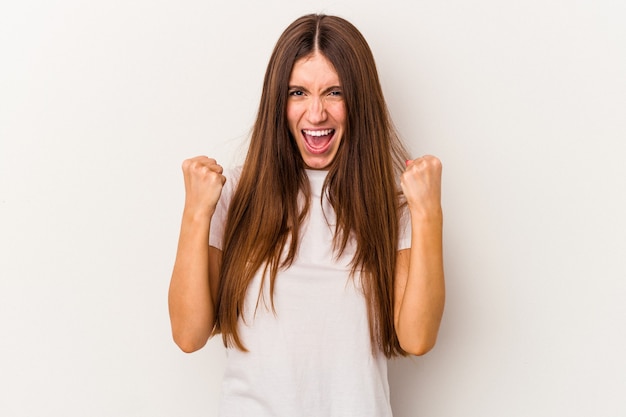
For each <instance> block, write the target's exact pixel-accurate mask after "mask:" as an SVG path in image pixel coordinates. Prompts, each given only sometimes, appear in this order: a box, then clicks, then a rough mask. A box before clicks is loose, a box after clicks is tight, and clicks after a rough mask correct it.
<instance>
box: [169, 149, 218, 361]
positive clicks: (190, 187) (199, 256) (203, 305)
mask: <svg viewBox="0 0 626 417" xmlns="http://www.w3.org/2000/svg"><path fill="white" fill-rule="evenodd" d="M183 175H184V178H185V208H184V210H183V218H182V222H181V227H180V236H179V239H178V250H177V252H176V260H175V262H174V270H173V272H172V279H171V281H170V288H169V294H168V304H169V312H170V322H171V325H172V335H173V337H174V341H175V342H176V344H177V345H178V347H180V348H181V349H182V350H183V351H184V352H193V351H196V350H198V349H200V348H202V347H203V346H204V345H205V344H206V342H207V340H208V339H209V336H210V335H211V332H212V331H213V327H214V325H215V302H214V300H215V298H216V296H217V288H218V284H219V283H218V277H219V267H220V263H221V256H222V252H221V251H220V250H219V249H216V248H214V247H210V246H209V243H208V241H209V232H210V228H211V218H212V217H213V213H215V207H216V206H217V202H218V200H219V198H220V195H221V192H222V186H223V185H224V182H225V181H226V178H225V177H224V176H223V175H222V167H221V166H219V165H218V164H217V163H216V162H215V160H214V159H210V158H207V157H205V156H199V157H196V158H192V159H187V160H185V162H183Z"/></svg>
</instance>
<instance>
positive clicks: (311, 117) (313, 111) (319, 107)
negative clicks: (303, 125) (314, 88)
mask: <svg viewBox="0 0 626 417" xmlns="http://www.w3.org/2000/svg"><path fill="white" fill-rule="evenodd" d="M326 118H327V114H326V108H325V106H324V100H323V99H322V98H320V97H312V98H311V101H310V102H309V108H308V109H307V119H308V121H309V122H310V123H312V124H320V123H322V122H324V121H326Z"/></svg>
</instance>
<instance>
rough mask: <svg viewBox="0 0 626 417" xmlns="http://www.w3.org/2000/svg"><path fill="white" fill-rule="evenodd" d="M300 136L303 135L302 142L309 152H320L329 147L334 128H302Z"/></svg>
mask: <svg viewBox="0 0 626 417" xmlns="http://www.w3.org/2000/svg"><path fill="white" fill-rule="evenodd" d="M302 136H303V137H304V144H305V146H306V148H307V150H308V151H309V152H310V153H312V154H322V153H324V152H326V151H327V150H328V149H329V148H330V145H331V144H332V141H333V136H335V129H320V130H308V129H305V130H302Z"/></svg>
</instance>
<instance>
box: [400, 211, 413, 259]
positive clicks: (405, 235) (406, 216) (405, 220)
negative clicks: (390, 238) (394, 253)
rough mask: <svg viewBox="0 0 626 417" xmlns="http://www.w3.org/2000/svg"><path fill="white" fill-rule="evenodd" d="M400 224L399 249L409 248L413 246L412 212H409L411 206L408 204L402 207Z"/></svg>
mask: <svg viewBox="0 0 626 417" xmlns="http://www.w3.org/2000/svg"><path fill="white" fill-rule="evenodd" d="M398 226H399V228H400V230H399V233H398V250H402V249H409V248H410V247H411V213H409V207H408V206H407V205H406V204H405V205H404V206H403V207H401V208H400V218H399V221H398Z"/></svg>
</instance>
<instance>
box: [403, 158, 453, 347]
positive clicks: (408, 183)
mask: <svg viewBox="0 0 626 417" xmlns="http://www.w3.org/2000/svg"><path fill="white" fill-rule="evenodd" d="M401 185H402V190H403V192H404V195H405V197H406V199H407V203H408V206H409V212H410V214H411V248H410V249H404V250H401V251H399V252H398V258H397V264H396V282H395V298H396V299H395V305H394V321H395V328H396V334H397V335H398V339H399V341H400V346H401V347H402V349H404V350H405V351H406V352H408V353H411V354H413V355H423V354H425V353H427V352H428V351H430V350H431V349H432V348H433V346H434V345H435V342H436V340H437V334H438V333H439V325H440V323H441V318H442V316H443V309H444V303H445V283H444V273H443V244H442V227H443V214H442V210H441V162H440V161H439V160H438V159H437V158H436V157H434V156H424V157H422V158H418V159H416V160H414V161H408V163H407V169H406V171H405V172H404V174H403V175H402V178H401Z"/></svg>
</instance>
